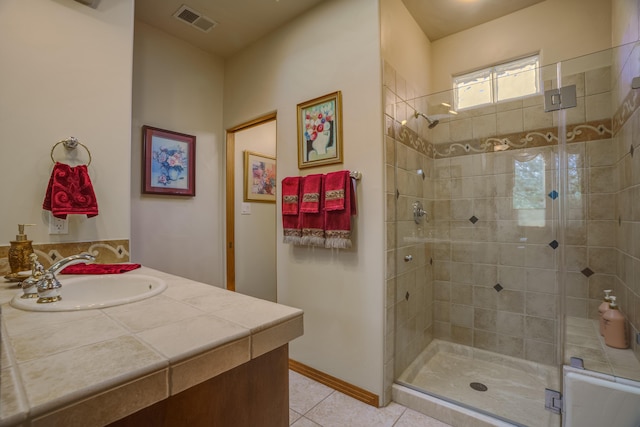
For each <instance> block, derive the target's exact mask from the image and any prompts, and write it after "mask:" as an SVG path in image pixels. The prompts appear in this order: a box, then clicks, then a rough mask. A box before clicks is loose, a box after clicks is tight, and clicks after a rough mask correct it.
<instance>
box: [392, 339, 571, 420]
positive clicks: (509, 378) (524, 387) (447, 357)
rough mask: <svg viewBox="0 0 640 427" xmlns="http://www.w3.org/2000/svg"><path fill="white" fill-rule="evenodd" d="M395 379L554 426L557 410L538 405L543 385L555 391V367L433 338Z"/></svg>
mask: <svg viewBox="0 0 640 427" xmlns="http://www.w3.org/2000/svg"><path fill="white" fill-rule="evenodd" d="M398 380H399V382H400V384H404V385H408V386H410V387H412V388H414V389H420V390H424V391H426V392H428V393H430V394H431V395H434V396H437V397H440V398H442V399H445V400H447V401H449V402H456V403H459V404H461V405H463V406H465V407H467V408H472V409H475V410H478V411H481V412H484V413H487V414H493V415H494V416H497V417H499V418H501V419H505V420H510V421H512V422H515V423H517V424H521V425H526V426H530V427H537V426H540V427H554V426H560V415H557V414H553V413H551V412H549V411H546V410H545V409H544V403H545V399H544V392H545V388H550V389H553V390H560V369H559V368H557V367H553V366H548V365H543V364H540V363H534V362H529V361H525V360H520V359H517V358H513V357H509V356H503V355H500V354H497V353H492V352H489V351H485V350H480V349H475V348H471V347H467V346H464V345H460V344H453V343H449V342H446V341H440V340H434V341H433V342H432V343H431V344H430V345H429V346H428V347H427V348H426V349H425V350H424V351H423V352H422V353H421V354H420V355H419V356H418V357H417V358H416V360H414V361H413V363H412V364H411V365H410V366H409V367H408V368H407V370H406V371H405V372H404V373H403V374H402V375H401V376H400V378H398ZM412 409H415V410H419V408H412ZM428 415H431V414H428ZM431 416H434V415H431ZM442 421H446V420H442Z"/></svg>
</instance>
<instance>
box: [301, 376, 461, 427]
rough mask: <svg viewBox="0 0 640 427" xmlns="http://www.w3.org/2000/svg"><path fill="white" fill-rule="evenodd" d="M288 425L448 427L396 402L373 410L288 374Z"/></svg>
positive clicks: (315, 383)
mask: <svg viewBox="0 0 640 427" xmlns="http://www.w3.org/2000/svg"><path fill="white" fill-rule="evenodd" d="M289 425H291V426H292V427H360V426H362V427H376V426H389V427H447V426H449V424H445V423H443V422H441V421H438V420H436V419H434V418H431V417H427V416H426V415H423V414H421V413H419V412H416V411H413V410H411V409H409V408H406V407H404V406H402V405H399V404H397V403H394V402H391V403H390V404H389V405H387V406H386V407H384V408H374V407H373V406H371V405H367V404H366V403H362V402H360V401H359V400H356V399H353V398H352V397H349V396H347V395H345V394H342V393H340V392H338V391H336V390H334V389H332V388H329V387H327V386H325V385H323V384H320V383H318V382H316V381H314V380H312V379H309V378H307V377H305V376H303V375H300V374H298V373H297V372H293V371H289Z"/></svg>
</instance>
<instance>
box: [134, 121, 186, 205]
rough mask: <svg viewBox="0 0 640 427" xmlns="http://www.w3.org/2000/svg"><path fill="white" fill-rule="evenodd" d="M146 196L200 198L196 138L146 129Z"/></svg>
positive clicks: (152, 128) (167, 131) (144, 134)
mask: <svg viewBox="0 0 640 427" xmlns="http://www.w3.org/2000/svg"><path fill="white" fill-rule="evenodd" d="M142 147H143V153H142V171H143V172H142V192H143V193H147V194H169V195H175V196H195V195H196V164H195V163H196V162H195V158H196V137H195V136H193V135H187V134H184V133H179V132H173V131H170V130H165V129H159V128H155V127H152V126H142Z"/></svg>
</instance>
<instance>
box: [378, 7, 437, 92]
mask: <svg viewBox="0 0 640 427" xmlns="http://www.w3.org/2000/svg"><path fill="white" fill-rule="evenodd" d="M380 34H381V37H380V41H381V48H382V57H383V58H384V59H385V61H387V62H388V63H389V64H392V66H393V68H394V69H395V70H396V71H397V72H398V74H400V75H402V76H403V79H406V82H408V83H409V85H407V87H406V88H405V93H399V96H401V97H402V98H403V99H413V98H415V97H417V96H422V95H425V94H427V93H431V91H432V90H431V87H430V79H429V74H430V73H429V69H430V68H431V42H430V41H429V39H428V38H427V36H425V34H424V33H423V32H422V30H421V29H420V27H419V26H418V24H417V23H416V21H415V20H414V19H413V17H412V16H411V15H410V14H409V11H408V10H407V8H406V7H404V5H403V4H402V1H401V0H382V1H381V2H380Z"/></svg>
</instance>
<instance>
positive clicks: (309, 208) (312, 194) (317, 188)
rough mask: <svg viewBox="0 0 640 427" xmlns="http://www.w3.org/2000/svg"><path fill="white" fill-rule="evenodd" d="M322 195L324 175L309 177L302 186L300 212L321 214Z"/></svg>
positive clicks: (306, 177)
mask: <svg viewBox="0 0 640 427" xmlns="http://www.w3.org/2000/svg"><path fill="white" fill-rule="evenodd" d="M321 193H322V174H314V175H307V176H305V177H304V184H303V185H302V200H300V212H307V213H318V212H320V197H321Z"/></svg>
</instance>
